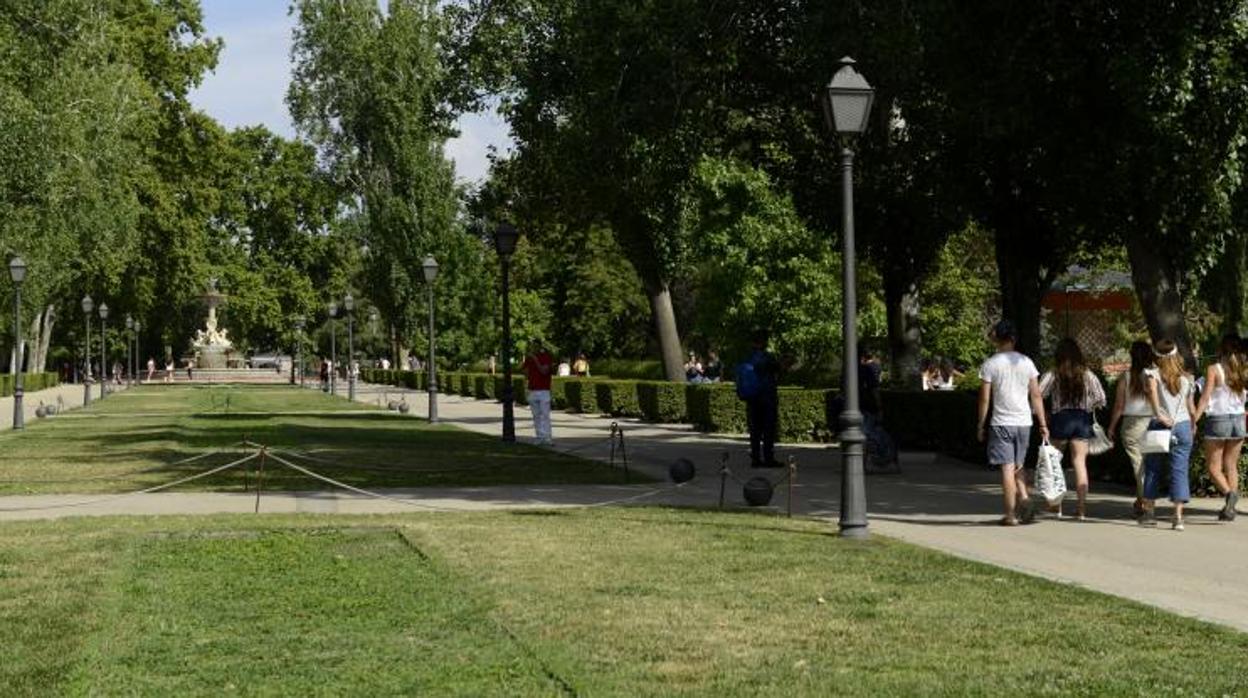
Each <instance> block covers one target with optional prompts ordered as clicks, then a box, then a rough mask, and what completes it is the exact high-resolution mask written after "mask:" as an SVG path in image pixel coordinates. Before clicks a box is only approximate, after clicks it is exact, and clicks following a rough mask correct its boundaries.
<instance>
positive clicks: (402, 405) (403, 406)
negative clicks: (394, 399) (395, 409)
mask: <svg viewBox="0 0 1248 698" xmlns="http://www.w3.org/2000/svg"><path fill="white" fill-rule="evenodd" d="M411 409H412V408H411V407H408V406H407V403H406V402H400V403H399V414H407V413H408V412H410V411H411Z"/></svg>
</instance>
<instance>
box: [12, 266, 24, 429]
mask: <svg viewBox="0 0 1248 698" xmlns="http://www.w3.org/2000/svg"><path fill="white" fill-rule="evenodd" d="M9 276H10V277H11V278H12V279H13V342H14V347H15V348H16V350H17V370H16V373H15V374H14V376H13V428H14V429H15V430H21V429H25V428H26V410H25V407H24V406H23V404H22V400H23V397H24V396H25V393H26V383H25V381H24V380H23V376H22V368H23V366H22V364H24V363H25V362H24V361H23V359H24V358H25V354H26V352H25V351H24V347H23V346H22V282H23V281H25V280H26V262H24V261H22V258H21V257H14V258H13V259H12V260H10V261H9Z"/></svg>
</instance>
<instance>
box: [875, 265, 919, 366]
mask: <svg viewBox="0 0 1248 698" xmlns="http://www.w3.org/2000/svg"><path fill="white" fill-rule="evenodd" d="M898 276H900V275H899V274H898ZM884 302H885V305H886V308H887V311H888V353H889V361H890V363H889V367H890V373H891V374H892V380H893V382H894V383H896V384H897V385H904V386H905V387H907V388H914V389H917V388H920V387H922V384H923V381H922V376H921V375H920V374H919V361H920V358H921V356H922V354H923V336H922V331H921V329H920V327H919V294H918V286H917V284H915V283H914V282H912V281H910V280H908V279H902V278H897V279H885V282H884Z"/></svg>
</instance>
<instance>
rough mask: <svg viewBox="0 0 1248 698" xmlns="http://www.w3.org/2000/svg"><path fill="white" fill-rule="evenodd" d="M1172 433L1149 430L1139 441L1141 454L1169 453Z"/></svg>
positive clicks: (1164, 430)
mask: <svg viewBox="0 0 1248 698" xmlns="http://www.w3.org/2000/svg"><path fill="white" fill-rule="evenodd" d="M1173 435H1174V432H1173V431H1171V430H1169V429H1149V430H1148V431H1146V432H1144V438H1143V439H1141V440H1140V452H1141V453H1169V452H1170V440H1171V437H1172V436H1173Z"/></svg>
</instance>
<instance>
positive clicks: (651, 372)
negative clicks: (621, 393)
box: [589, 359, 663, 381]
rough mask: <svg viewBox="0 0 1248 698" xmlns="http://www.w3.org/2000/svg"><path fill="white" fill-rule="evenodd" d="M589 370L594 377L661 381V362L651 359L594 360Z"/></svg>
mask: <svg viewBox="0 0 1248 698" xmlns="http://www.w3.org/2000/svg"><path fill="white" fill-rule="evenodd" d="M589 370H590V373H591V374H592V375H594V376H605V377H607V378H631V379H634V380H656V381H657V380H663V362H662V361H655V360H652V359H594V360H592V361H590V363H589Z"/></svg>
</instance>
